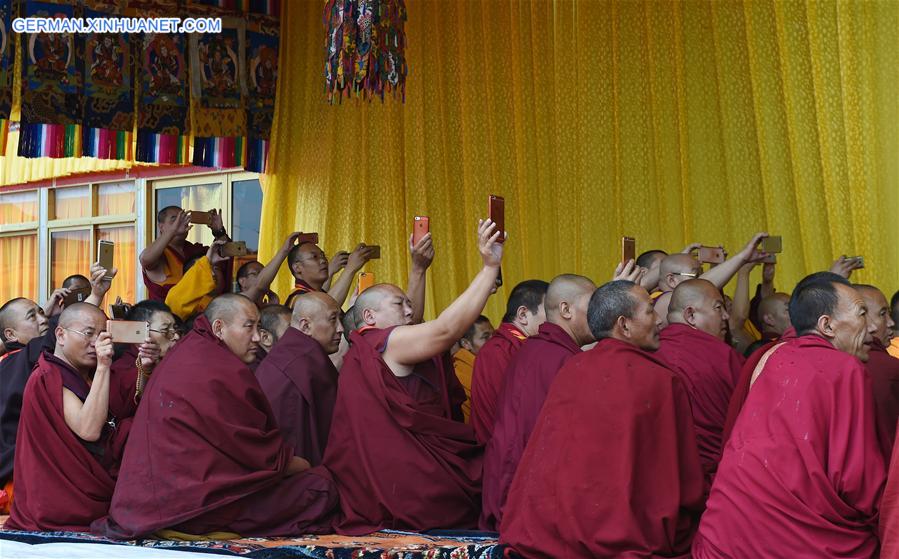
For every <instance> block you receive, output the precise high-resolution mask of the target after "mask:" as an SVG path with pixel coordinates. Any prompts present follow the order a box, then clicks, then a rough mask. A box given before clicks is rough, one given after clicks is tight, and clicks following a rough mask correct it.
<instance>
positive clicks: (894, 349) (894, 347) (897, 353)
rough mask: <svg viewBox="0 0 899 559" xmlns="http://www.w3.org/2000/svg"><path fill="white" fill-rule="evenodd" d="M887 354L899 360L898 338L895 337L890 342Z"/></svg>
mask: <svg viewBox="0 0 899 559" xmlns="http://www.w3.org/2000/svg"><path fill="white" fill-rule="evenodd" d="M887 352H889V354H890V355H892V356H893V357H896V358H897V359H899V336H896V337H895V338H893V339H892V341H891V342H890V347H888V348H887Z"/></svg>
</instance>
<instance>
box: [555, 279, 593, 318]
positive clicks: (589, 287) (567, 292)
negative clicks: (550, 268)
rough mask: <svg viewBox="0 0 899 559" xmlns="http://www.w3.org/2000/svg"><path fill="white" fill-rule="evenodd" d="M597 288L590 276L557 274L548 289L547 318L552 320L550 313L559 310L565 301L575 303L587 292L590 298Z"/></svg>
mask: <svg viewBox="0 0 899 559" xmlns="http://www.w3.org/2000/svg"><path fill="white" fill-rule="evenodd" d="M595 290H596V284H595V283H593V280H591V279H590V278H586V277H584V276H579V275H576V274H562V275H560V276H556V277H555V278H553V280H552V281H551V282H550V284H549V288H548V289H547V290H546V299H545V301H546V302H545V303H544V307H545V308H546V318H547V320H550V318H549V316H550V313H558V312H559V305H560V304H561V303H562V302H563V301H567V302H569V303H573V302H574V300H575V299H577V298H578V297H582V296H583V295H585V294H586V295H587V297H588V298H589V297H590V295H592V294H593V292H594V291H595Z"/></svg>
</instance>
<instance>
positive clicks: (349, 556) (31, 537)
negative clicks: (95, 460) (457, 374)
mask: <svg viewBox="0 0 899 559" xmlns="http://www.w3.org/2000/svg"><path fill="white" fill-rule="evenodd" d="M2 520H5V518H2V517H0V522H2ZM0 540H6V541H8V542H17V543H18V544H29V545H31V546H34V548H32V552H33V553H37V555H35V554H29V553H28V552H27V551H26V550H27V549H28V548H23V547H21V546H20V545H13V544H7V545H6V546H3V547H0V549H2V550H3V553H0V556H2V557H4V559H6V557H19V556H21V557H28V558H32V557H44V556H46V557H60V558H70V559H76V558H78V557H88V556H109V557H113V556H116V557H133V558H134V559H139V558H141V557H148V555H146V552H144V551H141V550H143V549H154V550H172V551H182V552H192V553H194V554H221V555H232V556H240V557H246V558H250V559H294V558H310V559H500V558H502V557H503V549H502V547H501V546H498V545H497V543H496V534H490V533H483V532H456V531H443V530H442V531H439V532H435V533H431V534H419V533H416V532H401V531H394V530H384V531H381V532H376V533H374V534H370V535H368V536H338V535H327V536H303V537H298V538H243V539H239V540H222V541H198V542H185V541H175V540H156V539H145V540H133V541H127V542H120V541H114V540H109V539H107V538H102V537H99V536H94V535H91V534H82V533H74V532H18V531H15V530H5V529H4V530H0ZM51 544H52V546H53V549H52V550H51V549H50V548H49V547H47V546H49V545H51ZM0 545H2V544H0ZM88 547H90V548H92V549H94V550H100V549H106V548H108V551H109V552H110V553H109V554H108V555H107V554H106V553H103V554H102V555H101V554H100V552H99V551H94V552H93V555H91V553H92V552H91V551H89V550H87V549H85V548H88ZM39 548H46V551H47V552H48V553H47V554H46V555H43V554H40V553H42V552H41V551H40V549H39ZM129 548H130V549H132V550H133V552H130V551H129ZM15 549H18V550H21V551H20V552H19V553H16V552H15V551H14V550H15ZM51 551H52V553H50V552H51ZM11 553H15V554H11ZM175 555H179V554H172V556H173V557H174V556H175ZM153 556H154V557H155V556H156V554H153Z"/></svg>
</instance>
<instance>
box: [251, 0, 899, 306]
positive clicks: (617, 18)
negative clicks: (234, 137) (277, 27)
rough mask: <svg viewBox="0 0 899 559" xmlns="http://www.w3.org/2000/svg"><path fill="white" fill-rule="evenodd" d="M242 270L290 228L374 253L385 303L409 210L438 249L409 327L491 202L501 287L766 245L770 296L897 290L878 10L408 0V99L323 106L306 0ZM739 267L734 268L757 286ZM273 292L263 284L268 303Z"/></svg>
mask: <svg viewBox="0 0 899 559" xmlns="http://www.w3.org/2000/svg"><path fill="white" fill-rule="evenodd" d="M283 5H284V14H283V18H282V37H281V45H282V46H281V61H280V62H281V64H280V80H279V84H278V87H279V91H278V106H277V112H276V117H275V128H274V136H273V148H272V150H273V153H272V156H273V160H272V162H271V167H270V174H269V175H268V176H267V177H265V180H264V186H265V194H266V196H267V198H266V204H265V207H264V210H263V216H262V225H263V226H262V232H261V237H262V238H261V246H262V249H261V258H260V259H261V260H263V261H264V260H266V259H268V258H269V257H271V256H272V254H274V252H275V250H276V249H277V247H278V246H279V245H280V244H281V242H282V240H283V238H284V236H285V235H286V234H287V233H288V232H289V231H291V230H294V229H301V230H304V231H318V232H320V233H321V238H322V242H323V248H324V249H325V250H326V251H327V252H328V253H332V252H333V251H334V250H337V249H342V248H348V247H350V246H351V245H352V244H354V243H355V242H357V241H360V240H361V241H365V242H369V243H373V242H377V243H380V244H381V245H382V246H383V254H384V260H383V261H381V262H377V263H374V264H373V265H372V266H370V268H369V269H371V270H373V271H375V273H376V274H377V277H378V280H380V281H392V282H397V283H400V284H401V285H404V283H405V277H406V273H407V270H408V256H407V251H406V248H405V247H406V242H407V238H408V235H409V232H410V227H411V220H412V216H413V215H415V214H423V215H429V216H430V217H431V229H432V231H433V233H434V237H435V243H436V248H437V259H436V261H435V263H434V266H433V268H432V273H431V275H430V280H431V281H430V286H429V290H428V294H429V300H428V308H427V314H428V316H433V315H434V313H435V311H436V310H439V309H442V308H443V307H445V306H446V304H447V303H448V302H449V301H451V300H452V298H453V297H455V296H456V295H457V294H458V293H459V292H460V291H461V290H462V289H463V287H464V286H465V285H466V284H467V282H468V281H469V280H470V278H471V277H472V275H473V274H474V273H475V270H476V269H477V266H478V257H477V254H476V248H475V236H474V227H475V223H476V219H477V218H478V217H482V216H484V215H485V213H486V200H487V195H488V194H490V193H496V194H501V195H504V196H505V197H506V225H507V229H508V230H509V232H510V237H511V238H510V241H509V243H508V245H507V254H506V257H505V264H504V268H503V271H504V276H505V282H506V284H505V287H504V288H503V289H502V290H500V293H499V294H498V296H497V297H493V298H492V299H491V302H490V303H489V305H488V309H487V310H488V313H489V315H490V316H491V317H492V318H494V319H498V318H499V317H500V315H501V310H502V307H503V304H504V301H505V298H506V295H507V294H508V290H509V289H510V288H511V286H513V285H514V284H515V283H516V282H518V281H521V280H523V279H526V278H531V277H539V278H545V279H549V278H551V277H552V276H554V275H556V274H558V273H561V272H566V271H571V272H578V273H583V274H587V275H589V276H591V277H593V278H595V279H596V280H597V281H599V282H601V281H605V280H606V279H607V278H608V277H609V276H610V273H611V269H612V268H613V266H614V264H615V262H616V260H617V259H618V258H619V248H618V247H619V239H620V237H621V236H622V235H631V236H635V237H636V238H637V248H638V251H643V250H646V249H649V248H656V247H658V248H664V249H667V250H669V251H671V250H679V249H680V248H681V247H683V246H684V245H685V244H687V243H689V242H694V241H695V242H703V243H708V244H718V243H723V244H725V246H726V247H727V249H728V250H729V251H730V252H731V253H733V252H736V251H737V250H739V249H740V247H741V246H742V244H743V243H744V242H745V241H746V240H747V239H748V238H749V237H750V236H751V235H752V233H754V232H755V231H759V230H767V231H769V232H771V233H772V234H780V235H783V237H784V250H785V252H784V253H783V254H782V255H781V256H780V257H779V261H780V264H779V265H778V268H779V269H778V277H777V285H778V287H780V288H782V289H787V290H789V289H791V288H792V286H793V285H795V283H796V281H798V280H799V279H800V278H801V277H802V276H803V275H804V274H806V273H809V272H811V271H815V270H820V269H823V268H826V267H827V266H829V264H830V262H831V261H832V260H833V259H834V258H835V257H836V256H838V255H840V254H843V253H845V254H849V255H855V254H860V255H863V256H865V259H866V262H867V265H868V269H866V270H863V271H861V272H859V273H857V275H856V276H853V279H854V280H858V281H863V282H870V283H874V284H876V285H879V286H880V287H881V288H882V289H884V290H885V291H886V292H887V293H888V295H889V294H890V293H891V292H892V291H893V290H895V289H896V288H897V287H899V285H897V282H896V278H897V277H899V276H897V273H899V249H897V244H896V243H895V242H893V241H894V235H893V233H894V232H895V228H894V226H893V223H894V220H895V216H896V215H899V168H897V165H899V158H897V157H896V155H897V153H899V150H897V148H899V145H897V144H899V142H897V139H899V138H897V134H899V127H897V125H896V123H897V122H899V118H897V117H899V96H897V95H896V93H895V84H896V83H897V82H899V79H897V78H899V43H897V41H896V38H895V35H896V29H897V28H899V3H897V2H886V1H884V2H873V1H872V2H837V1H810V2H799V1H797V2H777V1H773V0H753V1H746V2H740V1H732V2H710V1H700V0H696V1H690V2H673V1H672V2H656V1H631V2H611V1H604V2H603V1H596V0H566V1H562V0H558V1H550V0H531V1H526V0H521V1H514V2H496V1H493V0H484V1H475V0H471V1H466V2H456V1H450V0H408V1H407V5H408V10H409V20H408V23H407V26H406V33H407V37H408V45H409V48H408V50H407V58H408V62H409V68H410V75H409V82H408V89H407V93H406V103H405V105H402V104H400V103H398V102H395V101H387V102H385V103H384V104H382V103H380V102H379V101H375V102H372V103H364V102H363V103H357V102H346V101H344V103H343V105H339V106H329V105H327V103H326V102H325V96H324V93H323V84H322V79H323V78H322V64H323V57H324V52H323V45H324V30H323V28H322V20H321V12H320V11H321V8H322V4H321V2H285V3H284V4H283ZM757 273H758V271H756V274H757ZM289 284H290V280H289V278H288V277H287V274H286V273H284V272H283V271H282V274H281V276H279V279H278V283H277V285H276V287H277V288H278V290H279V291H280V292H281V293H284V292H285V291H286V290H287V288H288V287H289Z"/></svg>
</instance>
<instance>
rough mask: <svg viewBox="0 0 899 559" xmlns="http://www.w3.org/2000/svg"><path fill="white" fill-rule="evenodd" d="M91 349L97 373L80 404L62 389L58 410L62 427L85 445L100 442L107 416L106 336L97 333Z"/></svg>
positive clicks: (109, 341)
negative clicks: (60, 404)
mask: <svg viewBox="0 0 899 559" xmlns="http://www.w3.org/2000/svg"><path fill="white" fill-rule="evenodd" d="M94 347H95V349H96V352H97V370H96V372H94V378H93V380H92V381H91V389H90V392H88V393H87V398H85V399H84V402H82V401H81V400H80V399H79V398H78V396H75V393H74V392H72V391H71V390H69V389H68V388H63V389H62V396H63V398H62V409H63V417H64V418H65V421H66V425H68V427H69V429H71V430H72V431H73V432H74V433H75V434H76V435H77V436H78V438H80V439H83V440H85V441H88V442H95V441H98V440H99V439H100V434H101V433H102V432H103V425H104V424H106V418H107V416H108V415H109V368H110V366H111V365H112V351H113V349H112V338H111V337H110V335H109V333H108V332H101V333H100V336H99V337H98V338H97V341H96V344H95V346H94Z"/></svg>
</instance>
